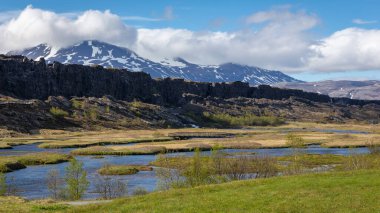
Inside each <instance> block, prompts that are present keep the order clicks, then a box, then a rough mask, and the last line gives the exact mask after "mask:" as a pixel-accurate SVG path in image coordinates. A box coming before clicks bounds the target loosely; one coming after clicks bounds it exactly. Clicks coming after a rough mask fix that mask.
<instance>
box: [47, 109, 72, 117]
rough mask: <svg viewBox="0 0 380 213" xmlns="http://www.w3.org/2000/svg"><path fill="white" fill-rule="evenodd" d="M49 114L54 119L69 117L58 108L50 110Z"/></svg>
mask: <svg viewBox="0 0 380 213" xmlns="http://www.w3.org/2000/svg"><path fill="white" fill-rule="evenodd" d="M50 114H52V115H53V116H54V117H56V118H63V117H66V116H69V113H68V112H66V111H65V110H63V109H60V108H58V107H52V108H50Z"/></svg>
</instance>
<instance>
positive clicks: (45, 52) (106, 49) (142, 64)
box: [7, 40, 301, 85]
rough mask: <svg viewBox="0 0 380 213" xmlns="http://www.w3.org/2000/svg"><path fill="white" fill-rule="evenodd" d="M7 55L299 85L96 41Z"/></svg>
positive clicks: (249, 69)
mask: <svg viewBox="0 0 380 213" xmlns="http://www.w3.org/2000/svg"><path fill="white" fill-rule="evenodd" d="M7 55H23V56H26V57H28V58H31V59H34V60H38V59H39V58H41V57H43V58H45V60H46V61H47V62H48V63H52V62H54V61H58V62H61V63H64V64H81V65H92V64H96V65H101V66H104V67H111V68H122V69H128V70H131V71H143V72H146V73H148V74H150V75H151V76H152V77H154V78H165V77H172V78H183V79H186V80H191V81H197V82H234V81H242V82H247V83H249V84H251V85H260V84H274V83H279V82H301V81H300V80H297V79H294V78H292V77H290V76H288V75H286V74H284V73H282V72H280V71H272V70H266V69H262V68H259V67H253V66H247V65H241V64H237V63H224V64H220V65H197V64H194V63H191V62H188V61H186V60H185V59H183V58H180V57H177V58H174V59H168V58H166V59H163V60H161V61H159V62H155V61H152V60H149V59H146V58H143V57H141V56H139V55H138V54H137V53H135V52H134V51H132V50H130V49H128V48H124V47H119V46H116V45H112V44H108V43H105V42H101V41H97V40H86V41H82V42H80V43H78V44H75V45H72V46H69V47H66V48H61V49H58V50H54V49H53V48H52V47H51V46H49V45H47V44H40V45H37V46H35V47H32V48H27V49H24V50H18V51H10V52H8V53H7Z"/></svg>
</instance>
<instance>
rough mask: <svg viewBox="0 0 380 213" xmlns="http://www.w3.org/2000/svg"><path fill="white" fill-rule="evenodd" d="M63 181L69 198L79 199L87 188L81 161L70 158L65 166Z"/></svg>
mask: <svg viewBox="0 0 380 213" xmlns="http://www.w3.org/2000/svg"><path fill="white" fill-rule="evenodd" d="M65 181H66V184H67V195H68V198H69V199H72V200H79V199H81V198H82V196H83V194H84V192H85V191H86V189H87V188H88V185H89V182H88V181H87V172H86V171H85V170H84V169H83V163H82V162H80V161H78V160H77V159H75V158H74V159H72V160H71V161H70V164H69V165H68V166H67V167H66V175H65Z"/></svg>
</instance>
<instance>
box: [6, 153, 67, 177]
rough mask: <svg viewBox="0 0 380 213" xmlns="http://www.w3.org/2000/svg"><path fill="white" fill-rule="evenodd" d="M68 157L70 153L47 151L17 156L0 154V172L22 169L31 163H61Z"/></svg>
mask: <svg viewBox="0 0 380 213" xmlns="http://www.w3.org/2000/svg"><path fill="white" fill-rule="evenodd" d="M70 159H71V156H70V155H66V154H60V153H49V152H45V153H36V154H26V155H17V156H0V172H2V173H5V172H12V171H15V170H18V169H24V168H26V166H31V165H43V164H57V163H63V162H67V161H69V160H70Z"/></svg>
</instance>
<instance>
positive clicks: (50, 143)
mask: <svg viewBox="0 0 380 213" xmlns="http://www.w3.org/2000/svg"><path fill="white" fill-rule="evenodd" d="M315 129H330V130H331V129H337V130H355V131H367V132H371V134H368V135H365V134H350V135H355V137H356V138H355V139H353V138H348V139H347V138H344V137H342V136H340V135H347V134H339V133H324V132H317V131H315ZM194 131H196V132H225V133H232V134H236V135H237V137H236V138H232V139H231V138H226V139H198V140H195V141H194V140H192V141H186V143H187V144H182V143H183V142H180V141H175V143H174V144H178V143H180V144H179V145H173V142H169V143H168V144H167V145H166V146H167V147H169V148H171V147H174V148H178V147H179V148H183V147H186V146H188V147H192V146H193V145H194V146H195V144H192V143H197V144H198V145H197V146H199V144H204V145H205V146H213V145H215V144H221V145H222V146H225V147H226V148H234V147H235V148H237V147H241V148H244V147H249V148H251V147H257V146H260V147H283V146H285V143H286V140H285V138H286V134H287V132H288V131H292V132H294V133H295V134H297V135H299V136H301V137H302V138H304V139H305V141H306V143H313V144H323V145H324V146H327V147H330V146H363V145H366V143H367V142H368V140H369V138H373V139H374V140H375V143H376V142H377V141H378V138H380V125H358V124H316V123H299V122H290V123H288V124H286V125H282V126H279V127H255V128H252V129H202V128H200V129H194V128H185V129H148V130H110V129H106V130H102V131H77V132H73V131H64V130H46V129H43V130H39V131H38V132H37V133H38V134H34V135H17V136H16V137H3V138H0V148H1V147H3V148H7V146H13V145H17V144H30V143H37V142H41V143H42V144H40V146H41V147H45V148H49V147H50V148H59V147H86V146H96V145H104V144H124V143H130V142H131V141H132V142H133V140H135V141H139V140H143V139H149V138H162V137H166V136H167V135H168V134H170V133H175V132H194ZM140 142H141V141H140ZM238 143H239V144H238ZM170 144H171V145H170ZM141 145H142V146H147V145H152V146H157V144H155V143H154V142H153V143H149V144H141ZM162 145H163V142H160V143H159V146H162ZM174 148H173V149H174Z"/></svg>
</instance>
